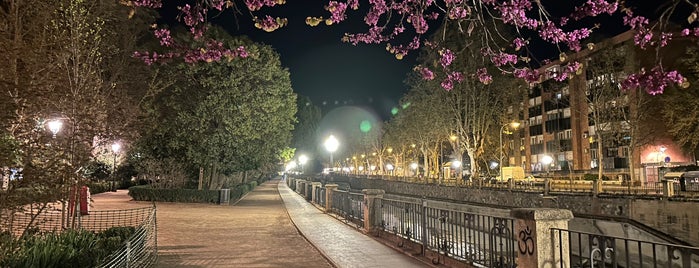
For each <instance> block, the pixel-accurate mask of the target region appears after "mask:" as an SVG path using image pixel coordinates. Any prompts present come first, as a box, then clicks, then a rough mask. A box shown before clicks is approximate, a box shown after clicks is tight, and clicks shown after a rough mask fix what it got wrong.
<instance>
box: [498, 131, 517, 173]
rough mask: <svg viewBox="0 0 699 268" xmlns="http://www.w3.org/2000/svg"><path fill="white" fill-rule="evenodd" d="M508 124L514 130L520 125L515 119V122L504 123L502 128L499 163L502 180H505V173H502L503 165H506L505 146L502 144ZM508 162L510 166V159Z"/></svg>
mask: <svg viewBox="0 0 699 268" xmlns="http://www.w3.org/2000/svg"><path fill="white" fill-rule="evenodd" d="M506 126H510V128H512V130H515V129H517V128H518V127H519V122H517V121H513V122H510V123H507V124H504V125H502V127H501V128H500V163H499V164H500V181H501V182H504V181H505V178H504V174H502V167H503V166H505V165H504V164H503V163H502V158H503V157H504V154H505V148H504V147H503V146H502V132H504V131H505V127H506ZM507 162H508V166H509V162H510V161H507Z"/></svg>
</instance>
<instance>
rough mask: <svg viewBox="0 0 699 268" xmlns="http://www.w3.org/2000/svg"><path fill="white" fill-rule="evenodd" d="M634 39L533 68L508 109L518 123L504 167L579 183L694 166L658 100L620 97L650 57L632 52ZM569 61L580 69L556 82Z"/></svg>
mask: <svg viewBox="0 0 699 268" xmlns="http://www.w3.org/2000/svg"><path fill="white" fill-rule="evenodd" d="M633 34H634V33H633V32H632V31H628V32H625V33H623V34H620V35H618V36H615V37H613V38H610V39H607V40H605V41H604V42H600V43H598V44H595V46H593V47H589V48H590V49H586V50H584V51H580V52H577V53H574V54H569V55H566V58H567V59H566V62H564V63H563V64H561V61H555V62H552V63H550V64H547V65H544V66H542V67H541V68H540V69H539V72H540V73H541V74H542V78H541V81H540V82H539V83H536V84H532V85H530V88H529V92H528V94H527V95H526V96H524V97H523V101H522V103H520V107H519V108H517V107H513V108H511V109H509V111H510V112H511V113H512V114H511V115H510V116H511V117H512V118H520V119H521V120H522V121H523V122H524V124H523V127H522V128H521V129H520V130H519V131H516V132H513V133H512V134H513V135H508V142H509V144H508V145H509V146H507V148H510V149H509V152H508V158H509V159H508V160H509V163H506V164H509V165H510V166H514V165H519V166H522V167H523V168H524V169H525V170H526V171H527V172H529V173H533V174H537V175H539V176H550V177H570V178H580V177H581V176H582V175H583V174H586V173H588V174H596V173H597V172H598V171H599V168H602V170H603V173H604V174H605V175H606V176H608V177H610V178H612V179H631V180H633V181H640V182H655V181H658V180H659V175H658V168H660V167H663V166H674V165H686V164H694V163H695V161H694V159H693V158H692V157H691V156H688V155H686V154H684V153H682V151H681V149H680V148H679V146H677V145H676V144H675V143H674V142H673V141H672V139H671V138H670V135H668V133H667V132H666V131H664V125H663V122H662V119H661V115H660V114H659V113H660V110H659V108H658V107H659V105H657V104H658V100H657V98H656V99H653V98H654V97H653V96H650V95H648V94H646V93H644V92H642V91H628V92H625V91H622V90H620V87H619V83H620V81H622V79H623V78H624V77H626V75H627V74H629V73H632V72H636V71H637V70H639V68H641V67H640V66H644V64H646V65H647V64H652V63H653V61H652V57H653V56H652V55H650V53H654V52H648V51H642V50H640V49H638V48H637V47H636V46H634V45H633ZM668 49H672V48H671V47H670V48H668ZM676 50H677V51H683V50H678V49H676ZM675 57H676V58H677V57H679V56H678V55H675ZM572 61H577V62H580V63H582V70H581V71H580V72H578V73H577V74H576V75H575V76H573V77H569V78H568V79H566V80H563V81H556V80H555V79H554V78H556V76H558V75H561V73H562V72H561V68H562V65H565V64H567V63H568V62H572ZM639 94H643V95H639ZM600 153H601V154H600ZM600 156H601V160H600ZM632 169H633V172H632V171H631V170H632ZM631 176H633V178H631Z"/></svg>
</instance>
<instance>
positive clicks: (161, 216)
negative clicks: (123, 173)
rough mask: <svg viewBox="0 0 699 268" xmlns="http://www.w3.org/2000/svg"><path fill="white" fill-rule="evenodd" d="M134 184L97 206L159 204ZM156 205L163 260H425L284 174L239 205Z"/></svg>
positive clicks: (245, 263) (316, 263) (269, 263)
mask: <svg viewBox="0 0 699 268" xmlns="http://www.w3.org/2000/svg"><path fill="white" fill-rule="evenodd" d="M127 192H128V191H118V192H116V193H114V192H108V193H102V194H96V195H93V196H92V198H93V200H94V206H93V208H92V209H94V210H111V209H125V208H133V207H144V206H150V205H151V203H150V202H137V201H132V200H130V197H129V196H128V195H127ZM156 205H157V209H158V210H157V221H158V255H159V259H158V264H157V267H285V268H293V267H332V266H337V267H425V265H424V264H422V263H421V262H418V261H416V260H415V259H413V258H410V257H408V256H406V255H403V254H402V253H399V252H397V251H394V250H393V249H390V248H387V247H385V246H384V245H382V244H380V243H378V242H376V241H375V240H373V239H371V238H370V237H367V236H366V235H364V234H362V233H361V232H359V231H358V230H356V229H354V228H351V227H349V226H347V225H345V224H344V223H342V222H340V221H339V220H337V219H335V218H333V217H331V216H329V215H325V214H324V213H323V212H321V211H320V210H318V209H317V208H316V207H314V206H313V205H311V204H309V203H307V202H306V201H305V200H303V198H302V197H301V196H299V195H298V194H296V193H294V192H292V191H291V190H290V189H289V188H288V187H286V185H284V184H283V183H279V180H273V181H269V182H266V183H264V184H262V185H260V186H258V187H257V188H255V190H254V191H252V192H250V193H249V194H248V195H247V196H245V197H244V198H243V199H241V200H240V201H239V202H238V203H237V204H235V205H233V206H220V205H212V204H191V203H164V202H159V203H157V204H156ZM285 206H286V209H285ZM294 225H296V226H294ZM297 228H298V229H297ZM299 230H300V231H301V232H302V233H303V235H302V234H300V233H299ZM309 241H310V242H311V243H312V244H311V243H309ZM314 246H315V247H314ZM328 259H329V260H330V261H328ZM331 263H332V264H331Z"/></svg>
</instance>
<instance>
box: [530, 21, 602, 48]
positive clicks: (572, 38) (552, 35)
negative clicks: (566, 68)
mask: <svg viewBox="0 0 699 268" xmlns="http://www.w3.org/2000/svg"><path fill="white" fill-rule="evenodd" d="M590 33H591V31H590V29H588V28H580V29H576V30H573V31H571V32H568V33H566V32H564V31H563V30H561V29H560V28H558V27H556V25H555V24H554V23H553V22H551V21H548V22H546V23H544V24H543V25H542V26H541V28H540V29H539V36H541V38H542V39H544V40H546V41H549V42H551V43H554V44H557V43H561V42H565V43H566V44H567V45H568V47H569V48H570V49H571V50H573V51H580V49H582V47H581V46H580V40H582V39H585V38H587V37H589V36H590Z"/></svg>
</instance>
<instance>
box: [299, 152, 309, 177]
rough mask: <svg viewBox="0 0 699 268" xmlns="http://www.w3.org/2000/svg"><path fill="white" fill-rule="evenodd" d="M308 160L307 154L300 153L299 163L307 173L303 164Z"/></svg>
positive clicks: (302, 171) (303, 171)
mask: <svg viewBox="0 0 699 268" xmlns="http://www.w3.org/2000/svg"><path fill="white" fill-rule="evenodd" d="M307 162H308V156H306V155H305V154H302V155H299V164H300V165H301V173H306V171H305V170H304V168H303V166H304V165H305V164H306V163H307Z"/></svg>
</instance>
